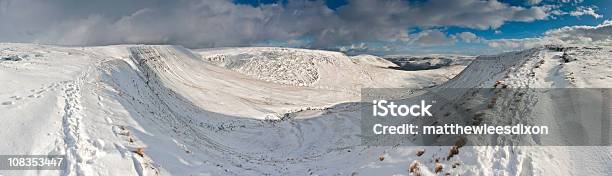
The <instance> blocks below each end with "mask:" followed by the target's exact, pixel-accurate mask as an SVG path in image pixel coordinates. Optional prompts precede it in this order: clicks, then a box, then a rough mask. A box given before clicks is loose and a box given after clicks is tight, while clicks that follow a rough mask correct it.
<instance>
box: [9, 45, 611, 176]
mask: <svg viewBox="0 0 612 176" xmlns="http://www.w3.org/2000/svg"><path fill="white" fill-rule="evenodd" d="M611 51H612V49H611V48H606V47H603V48H597V47H596V48H591V47H576V48H574V49H570V50H567V51H565V52H566V53H567V54H568V55H572V56H573V57H575V59H576V60H573V61H571V62H567V63H565V62H564V61H563V59H561V56H562V55H563V51H554V50H549V49H547V48H534V49H530V50H525V51H520V52H511V53H504V54H500V55H494V56H479V57H478V58H476V59H475V60H474V61H472V62H471V64H470V65H468V66H467V67H466V66H464V65H462V64H458V65H450V66H446V67H441V68H439V69H431V70H420V71H402V70H395V69H389V68H388V67H394V65H395V64H393V63H391V62H389V61H387V60H384V59H381V58H379V57H376V56H369V55H361V56H353V57H349V56H346V55H344V54H342V53H338V52H331V51H319V50H306V49H292V48H270V47H249V48H215V49H205V50H189V49H185V48H182V47H180V46H164V45H161V46H160V45H155V46H150V45H116V46H100V47H59V46H46V45H34V44H0V55H1V56H3V57H4V56H19V57H20V58H22V59H21V60H10V61H0V82H3V83H4V84H3V89H1V90H0V102H3V103H1V104H0V114H2V115H0V117H2V120H3V123H0V129H3V131H2V132H1V133H0V138H2V139H3V141H5V142H4V143H0V154H65V155H67V160H68V163H69V165H68V166H67V168H65V171H63V172H62V171H4V170H3V171H0V175H305V174H308V175H410V174H413V175H415V174H416V173H410V172H409V169H410V168H409V167H410V165H411V164H412V163H419V164H418V170H419V173H420V174H422V175H436V174H435V167H436V165H438V167H440V166H441V167H442V168H443V169H442V170H443V172H442V173H447V172H448V173H451V174H452V175H568V174H573V175H609V174H610V166H608V165H609V164H608V163H610V162H611V160H612V152H611V151H612V148H610V147H563V146H559V147H508V146H499V147H470V146H464V147H462V148H461V149H460V153H459V154H457V155H455V156H454V157H452V158H451V159H450V160H446V159H441V160H440V161H439V162H437V163H436V162H435V160H436V159H438V158H446V157H447V156H448V153H449V150H450V146H400V147H398V146H396V147H392V146H389V147H368V146H362V145H360V144H361V141H360V136H359V135H360V124H359V123H360V120H359V118H360V113H361V112H360V108H361V107H360V105H359V104H357V103H354V102H357V101H359V99H360V97H359V96H360V89H361V88H366V87H405V88H426V87H432V86H435V87H441V88H444V87H453V88H456V87H459V88H473V87H484V88H489V87H492V86H494V85H495V84H496V82H497V81H501V82H503V83H504V84H507V85H508V86H509V87H542V88H547V87H571V88H573V87H610V86H612V85H610V84H611V83H610V80H609V79H612V73H611V71H612V69H610V68H611V67H612V64H610V63H612V62H609V61H607V60H608V59H610V55H611V54H612V52H611ZM23 56H27V57H23ZM543 106H555V102H548V103H544V104H543ZM543 120H546V119H543ZM139 150H140V151H144V152H143V153H144V155H143V156H140V155H139V154H138V153H137V151H139ZM421 150H424V151H425V152H424V154H423V155H422V156H417V155H416V152H417V151H421ZM381 158H383V159H382V160H381ZM453 167H455V168H453ZM442 173H439V174H442Z"/></svg>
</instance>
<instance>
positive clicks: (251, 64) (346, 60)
mask: <svg viewBox="0 0 612 176" xmlns="http://www.w3.org/2000/svg"><path fill="white" fill-rule="evenodd" d="M197 53H198V54H199V55H200V56H201V57H202V59H203V60H204V61H207V62H209V63H212V64H214V65H217V66H220V67H223V68H226V69H229V70H233V71H236V72H238V73H242V74H245V75H248V76H250V77H253V78H255V79H259V80H263V81H267V82H272V83H277V84H282V85H291V86H303V87H314V88H322V89H328V90H339V91H351V92H355V93H357V92H358V90H359V89H360V88H362V87H384V86H387V87H411V86H414V85H408V84H405V85H402V84H401V83H400V84H397V83H399V82H398V81H397V80H399V79H402V78H409V77H412V76H414V75H415V73H407V72H402V71H397V70H392V69H386V68H389V67H394V66H395V65H394V64H393V63H391V62H389V61H386V60H384V59H381V58H379V57H376V56H366V55H362V56H354V57H349V56H346V55H344V54H343V53H339V52H332V51H321V50H306V49H294V48H271V47H252V48H226V49H205V50H198V51H197ZM451 70H455V71H453V73H456V71H457V69H456V68H455V69H453V68H451ZM416 74H419V73H416ZM423 76H426V77H429V75H425V74H423Z"/></svg>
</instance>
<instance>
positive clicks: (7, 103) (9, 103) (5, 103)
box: [2, 101, 15, 105]
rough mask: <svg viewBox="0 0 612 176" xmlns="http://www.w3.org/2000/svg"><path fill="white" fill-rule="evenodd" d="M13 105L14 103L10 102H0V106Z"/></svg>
mask: <svg viewBox="0 0 612 176" xmlns="http://www.w3.org/2000/svg"><path fill="white" fill-rule="evenodd" d="M13 104H15V103H14V102H12V101H5V102H2V105H13Z"/></svg>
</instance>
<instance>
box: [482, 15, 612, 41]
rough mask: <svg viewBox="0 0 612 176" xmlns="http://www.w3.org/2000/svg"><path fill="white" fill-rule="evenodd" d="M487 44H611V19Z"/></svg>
mask: <svg viewBox="0 0 612 176" xmlns="http://www.w3.org/2000/svg"><path fill="white" fill-rule="evenodd" d="M487 44H488V45H489V46H491V47H498V48H530V47H535V46H541V45H546V44H570V45H571V44H595V45H612V21H610V20H607V21H604V22H603V23H602V24H599V25H596V26H566V27H562V28H559V29H552V30H548V31H546V32H545V33H544V35H543V36H542V37H539V38H526V39H498V40H489V41H487Z"/></svg>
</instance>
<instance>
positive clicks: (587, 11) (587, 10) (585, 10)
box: [569, 6, 603, 18]
mask: <svg viewBox="0 0 612 176" xmlns="http://www.w3.org/2000/svg"><path fill="white" fill-rule="evenodd" d="M569 14H570V15H571V16H576V17H579V16H583V15H589V16H593V17H594V18H603V15H600V14H597V12H595V9H593V8H592V7H584V6H580V7H578V8H577V9H576V10H574V11H572V12H570V13H569Z"/></svg>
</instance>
